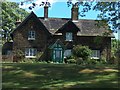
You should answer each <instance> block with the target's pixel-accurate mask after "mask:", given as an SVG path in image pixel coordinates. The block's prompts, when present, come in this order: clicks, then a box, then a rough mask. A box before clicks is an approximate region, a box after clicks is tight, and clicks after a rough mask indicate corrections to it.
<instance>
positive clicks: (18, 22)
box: [15, 19, 21, 27]
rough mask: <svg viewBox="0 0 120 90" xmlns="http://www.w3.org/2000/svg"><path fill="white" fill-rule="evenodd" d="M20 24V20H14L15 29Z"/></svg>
mask: <svg viewBox="0 0 120 90" xmlns="http://www.w3.org/2000/svg"><path fill="white" fill-rule="evenodd" d="M20 23H21V20H20V19H19V20H16V22H15V25H16V27H17V26H19V25H20Z"/></svg>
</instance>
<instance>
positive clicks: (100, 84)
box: [2, 63, 118, 90]
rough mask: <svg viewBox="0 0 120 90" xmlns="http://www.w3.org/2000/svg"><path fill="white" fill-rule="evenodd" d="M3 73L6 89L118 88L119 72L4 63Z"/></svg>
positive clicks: (116, 70) (94, 67) (85, 67)
mask: <svg viewBox="0 0 120 90" xmlns="http://www.w3.org/2000/svg"><path fill="white" fill-rule="evenodd" d="M2 69H3V72H2V79H3V82H2V86H3V88H4V89H5V88H14V89H13V90H18V89H20V88H24V89H28V88H35V89H34V90H37V89H44V88H49V89H50V88H52V89H51V90H53V89H55V90H56V88H57V89H61V90H63V89H68V88H118V68H117V67H113V66H112V67H110V66H94V65H93V66H80V65H72V64H41V63H4V64H3V65H2ZM7 90H9V89H7Z"/></svg>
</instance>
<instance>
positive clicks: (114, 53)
mask: <svg viewBox="0 0 120 90" xmlns="http://www.w3.org/2000/svg"><path fill="white" fill-rule="evenodd" d="M119 44H120V41H119V40H116V39H112V44H111V62H112V63H115V64H117V63H118V56H119V53H118V52H119V51H120V50H119Z"/></svg>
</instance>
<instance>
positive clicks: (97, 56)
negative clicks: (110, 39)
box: [91, 50, 100, 59]
mask: <svg viewBox="0 0 120 90" xmlns="http://www.w3.org/2000/svg"><path fill="white" fill-rule="evenodd" d="M91 58H92V59H100V50H92V54H91Z"/></svg>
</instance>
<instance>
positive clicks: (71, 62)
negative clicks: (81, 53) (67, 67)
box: [67, 59, 76, 64]
mask: <svg viewBox="0 0 120 90" xmlns="http://www.w3.org/2000/svg"><path fill="white" fill-rule="evenodd" d="M67 63H70V64H75V63H76V60H75V59H67Z"/></svg>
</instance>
